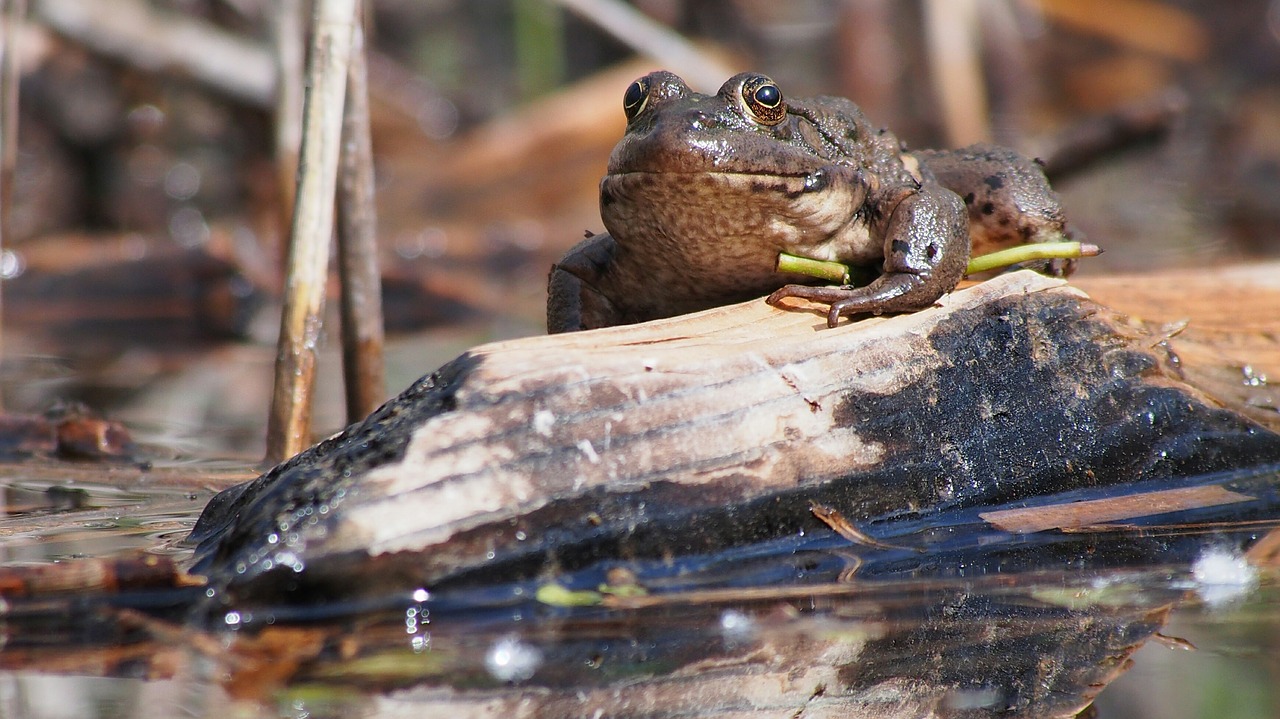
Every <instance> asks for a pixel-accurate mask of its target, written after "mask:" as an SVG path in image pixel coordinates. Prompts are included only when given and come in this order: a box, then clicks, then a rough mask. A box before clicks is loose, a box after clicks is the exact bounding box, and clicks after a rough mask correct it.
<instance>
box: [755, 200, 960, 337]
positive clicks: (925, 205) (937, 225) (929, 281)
mask: <svg viewBox="0 0 1280 719" xmlns="http://www.w3.org/2000/svg"><path fill="white" fill-rule="evenodd" d="M884 257H885V259H884V274H882V275H880V276H879V277H878V278H876V279H875V281H873V282H872V283H871V284H869V285H867V286H866V287H806V286H804V285H787V286H786V287H783V288H782V289H780V290H778V291H776V292H774V293H773V294H771V295H769V298H768V300H767V301H768V302H769V304H777V303H778V302H779V301H780V300H782V299H783V298H784V297H799V298H801V299H806V300H813V301H815V302H824V303H829V304H830V305H831V309H830V311H829V312H828V313H827V326H828V327H835V326H836V323H837V322H838V321H839V319H840V316H841V315H856V314H863V313H872V314H880V313H882V312H910V311H913V310H919V309H923V308H925V307H928V306H929V305H931V304H933V303H934V301H936V300H937V299H938V298H939V297H941V296H942V295H944V294H946V293H947V292H950V291H951V290H952V289H954V288H955V286H956V284H957V283H959V282H960V279H961V278H962V277H963V276H964V271H965V267H966V266H967V265H968V263H969V228H968V220H967V217H966V212H965V206H964V203H963V202H962V201H961V200H960V197H959V196H958V195H956V194H955V193H954V192H951V191H949V190H946V189H944V188H941V187H938V186H932V187H930V186H926V187H925V188H924V189H922V190H920V191H919V192H913V193H912V194H909V195H907V196H906V197H905V198H903V199H902V200H901V201H900V202H898V204H897V207H895V208H894V209H893V212H892V214H891V215H890V216H889V219H888V222H887V225H886V228H885V233H884Z"/></svg>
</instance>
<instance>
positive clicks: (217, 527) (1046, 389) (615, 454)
mask: <svg viewBox="0 0 1280 719" xmlns="http://www.w3.org/2000/svg"><path fill="white" fill-rule="evenodd" d="M791 310H792V311H780V310H778V309H775V308H771V307H769V306H767V305H765V304H764V303H762V302H748V303H744V304H740V305H734V306H730V307H724V308H719V309H714V310H709V311H706V312H702V313H698V314H694V315H689V316H686V317H681V318H675V319H671V320H663V321H658V322H652V323H648V324H644V325H637V326H632V327H622V328H611V329H606V330H599V331H594V332H585V333H577V334H570V335H558V336H552V337H533V338H527V339H521V340H515V341H509V342H501V343H496V344H491V345H485V346H482V347H478V348H476V349H474V350H472V351H470V352H468V353H466V354H464V355H462V356H461V357H459V358H458V359H456V360H454V361H453V362H451V363H449V364H447V365H446V366H444V367H443V368H441V369H440V370H439V371H437V372H436V373H434V374H432V375H430V376H428V377H425V378H423V379H422V380H420V381H418V382H417V383H415V384H414V385H413V386H411V387H410V388H409V389H407V390H406V391H405V392H404V393H403V394H401V395H400V396H399V397H397V398H395V399H393V400H392V401H390V402H389V403H387V404H386V405H384V406H383V407H382V408H380V409H379V410H377V411H376V412H374V413H373V414H372V415H371V416H370V417H368V418H367V419H366V420H364V421H363V422H361V423H358V424H355V425H352V426H351V427H349V428H348V429H346V430H345V431H343V432H342V433H340V434H338V435H335V436H334V437H332V438H330V439H328V440H326V441H324V442H322V443H320V444H318V445H316V446H315V447H312V448H311V449H309V450H307V451H305V452H303V453H302V454H300V455H298V456H296V457H294V458H293V459H291V460H289V461H287V462H285V463H284V464H281V465H280V466H278V467H276V468H275V469H273V470H271V471H269V472H268V473H266V474H265V475H263V476H262V477H260V478H258V479H257V480H255V481H253V482H251V483H247V484H245V485H242V486H240V487H237V488H234V489H232V490H228V491H227V492H224V493H223V494H221V495H219V496H218V497H217V498H215V499H214V500H213V501H212V502H211V503H210V505H209V507H208V508H207V509H206V511H205V513H204V516H203V517H202V518H201V520H200V522H199V524H198V525H197V527H196V529H195V530H194V532H193V534H192V539H193V540H194V541H197V542H199V546H198V549H197V555H196V562H195V565H194V568H193V571H196V572H200V573H203V574H206V575H207V576H209V578H210V580H211V583H212V586H213V587H215V588H216V591H215V592H214V593H215V594H216V595H217V596H218V597H219V598H220V599H221V600H223V601H225V602H230V603H236V602H245V601H253V600H259V599H263V600H270V601H273V602H280V601H284V602H308V601H320V600H329V599H332V598H334V597H355V596H371V595H377V594H385V593H388V592H393V593H394V592H409V591H412V590H413V588H418V587H427V588H430V589H431V590H432V591H433V592H434V591H435V590H436V589H438V588H448V587H451V586H455V587H456V586H461V587H465V586H472V585H475V584H478V583H483V582H492V581H513V580H517V579H521V578H533V577H538V576H544V577H545V576H546V575H547V574H549V573H554V572H567V571H572V570H575V569H578V568H582V567H587V566H590V565H593V564H594V563H599V562H607V561H610V560H637V561H640V560H653V561H657V562H662V561H670V560H671V559H672V558H678V557H685V556H691V555H695V554H700V553H708V552H716V551H720V550H724V549H726V548H730V547H739V546H742V545H747V544H751V543H758V542H767V541H772V540H777V539H779V538H785V537H789V536H798V535H804V534H806V533H808V534H810V535H812V534H814V533H823V532H826V533H832V534H833V533H834V531H835V530H834V529H833V527H835V524H833V523H831V522H830V521H825V522H824V521H823V519H821V518H819V517H818V516H816V514H821V513H822V512H818V513H815V511H814V510H815V508H819V507H820V508H822V509H823V510H824V512H826V511H827V510H833V511H834V512H835V515H834V516H836V517H842V518H843V519H845V520H847V521H848V522H849V523H851V524H852V525H853V526H855V527H857V528H859V531H863V532H865V533H867V534H868V535H870V536H871V537H873V538H874V540H877V541H879V542H881V543H882V545H881V546H884V545H890V546H892V545H899V546H901V545H911V546H907V547H906V548H898V549H884V550H876V551H889V552H899V553H901V554H904V555H907V556H917V555H915V554H914V551H915V550H925V549H928V544H927V543H928V542H929V541H931V540H929V539H928V537H926V536H908V535H907V534H906V533H909V532H911V531H914V530H913V527H914V528H916V529H918V528H919V520H920V519H921V518H927V517H930V516H933V515H936V514H938V513H941V512H948V511H957V510H972V511H975V512H976V511H978V510H980V509H982V508H989V507H999V506H1006V507H1007V506H1010V505H1011V504H1013V503H1018V502H1026V501H1028V500H1032V499H1034V498H1037V497H1048V496H1051V495H1055V494H1060V493H1069V492H1074V491H1086V490H1092V489H1096V488H1099V487H1108V486H1134V485H1140V486H1153V487H1156V488H1164V487H1166V486H1174V485H1176V484H1178V483H1181V484H1183V485H1185V484H1186V483H1187V478H1193V477H1199V476H1212V475H1213V473H1221V472H1228V471H1231V470H1237V469H1240V468H1245V467H1257V466H1263V465H1273V464H1277V463H1280V435H1277V434H1276V433H1275V429H1276V426H1275V424H1272V425H1271V426H1270V427H1268V426H1264V424H1262V423H1260V421H1259V420H1260V418H1261V419H1262V420H1265V419H1266V418H1267V417H1273V416H1275V414H1276V413H1275V411H1274V409H1270V410H1267V409H1266V408H1265V407H1261V405H1259V406H1255V407H1254V409H1256V410H1258V412H1256V413H1255V416H1253V417H1248V416H1245V415H1244V414H1242V413H1241V412H1238V411H1234V410H1233V409H1232V408H1230V407H1228V406H1226V405H1228V404H1237V403H1235V402H1223V401H1219V400H1218V399H1215V397H1214V395H1215V393H1218V394H1219V395H1222V393H1221V392H1218V390H1219V389H1221V388H1222V387H1226V386H1227V385H1233V386H1234V385H1235V384H1239V382H1238V378H1239V375H1238V372H1239V369H1238V368H1237V369H1236V370H1235V371H1236V372H1237V377H1236V380H1237V381H1234V382H1227V383H1225V384H1222V385H1221V386H1219V385H1218V384H1214V383H1213V382H1209V383H1208V386H1206V385H1205V384H1203V383H1202V384H1200V385H1196V384H1193V383H1191V382H1188V378H1189V377H1194V378H1210V377H1212V373H1211V372H1210V373H1205V372H1201V369H1203V368H1202V367H1201V366H1200V364H1201V360H1203V359H1204V358H1205V357H1208V356H1209V355H1208V354H1206V353H1205V352H1203V351H1202V350H1203V347H1200V346H1199V345H1195V343H1194V342H1193V343H1191V345H1188V347H1189V349H1191V350H1193V351H1191V352H1189V353H1188V354H1187V356H1185V357H1184V356H1182V355H1180V352H1181V351H1182V348H1183V346H1184V345H1183V344H1180V342H1181V340H1180V338H1179V336H1176V335H1177V330H1178V328H1172V329H1171V328H1170V326H1168V325H1162V324H1159V323H1155V324H1151V323H1144V322H1141V321H1138V320H1135V319H1133V318H1130V317H1127V316H1125V315H1122V314H1119V313H1117V312H1115V311H1113V310H1110V309H1108V308H1106V307H1104V306H1102V305H1099V304H1097V303H1096V302H1094V301H1092V300H1090V299H1089V298H1088V297H1087V296H1086V295H1085V294H1084V293H1082V292H1081V291H1079V290H1078V289H1076V288H1074V287H1072V286H1070V285H1068V284H1066V283H1064V282H1063V281H1060V280H1053V279H1048V278H1043V277H1040V276H1038V275H1034V274H1031V273H1028V272H1019V273H1012V274H1008V275H1004V276H1000V277H997V278H995V279H992V280H989V281H987V282H985V283H982V284H979V285H976V286H972V287H969V288H967V289H963V290H960V291H957V292H955V293H952V294H951V295H948V296H947V297H945V298H943V300H941V301H940V303H939V305H938V306H936V307H933V308H931V309H928V310H925V311H922V312H917V313H913V314H907V315H898V316H893V317H883V318H870V319H864V320H860V321H858V322H854V323H850V324H845V325H842V326H840V327H839V328H836V329H834V330H829V329H827V328H826V327H825V323H824V321H823V314H822V312H823V311H822V308H806V307H804V306H803V305H795V306H793V307H792V308H791ZM1192 345H1194V346H1192ZM1188 358H1195V360H1196V361H1195V362H1189V361H1188ZM1206 361H1207V362H1208V363H1209V364H1214V362H1216V360H1213V361H1209V360H1206ZM1193 365H1194V366H1193ZM1254 389H1255V390H1257V391H1263V390H1266V389H1267V388H1265V387H1255V388H1254ZM1224 391H1225V390H1224ZM1262 404H1265V402H1263V403H1262ZM1237 409H1238V407H1237ZM1268 412H1269V413H1270V414H1267V413H1268ZM1225 488H1226V489H1227V490H1228V491H1229V492H1233V493H1235V494H1241V493H1243V494H1242V496H1243V499H1240V500H1237V499H1233V502H1236V503H1237V504H1236V505H1234V506H1243V507H1244V509H1242V510H1241V509H1238V510H1235V511H1238V512H1239V511H1244V512H1245V513H1246V514H1247V508H1248V506H1250V502H1249V500H1250V498H1251V497H1254V496H1255V494H1251V493H1250V491H1245V490H1241V488H1240V487H1233V486H1230V485H1226V486H1225ZM1268 501H1270V500H1268ZM1239 502H1243V505H1240V504H1239ZM1255 504H1256V503H1255ZM1266 506H1268V507H1269V506H1271V505H1269V504H1268V505H1266ZM827 518H828V520H829V519H830V515H828V517H827ZM1108 519H1114V517H1110V516H1108ZM841 534H844V533H843V532H842V533H841ZM833 536H834V534H833ZM921 543H924V544H921Z"/></svg>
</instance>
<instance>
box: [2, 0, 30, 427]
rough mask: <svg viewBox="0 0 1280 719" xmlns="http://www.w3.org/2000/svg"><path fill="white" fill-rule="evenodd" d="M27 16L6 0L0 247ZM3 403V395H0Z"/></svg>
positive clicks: (13, 167) (9, 194)
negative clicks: (21, 42)
mask: <svg viewBox="0 0 1280 719" xmlns="http://www.w3.org/2000/svg"><path fill="white" fill-rule="evenodd" d="M26 17H27V0H8V2H7V3H6V4H5V7H4V49H3V51H0V250H3V248H4V247H5V246H7V245H10V244H12V243H13V183H14V176H15V174H16V173H17V170H18V86H19V85H20V84H21V80H22V68H21V67H20V65H19V61H18V31H19V29H20V28H21V26H22V23H23V22H24V21H25V20H26ZM2 306H3V304H2V303H0V307H2ZM0 327H2V324H0ZM3 356H4V341H3V333H0V358H2V357H3ZM2 406H3V397H0V407H2Z"/></svg>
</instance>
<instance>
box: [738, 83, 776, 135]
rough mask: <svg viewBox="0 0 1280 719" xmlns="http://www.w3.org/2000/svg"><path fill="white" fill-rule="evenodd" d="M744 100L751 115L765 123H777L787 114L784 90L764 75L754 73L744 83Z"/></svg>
mask: <svg viewBox="0 0 1280 719" xmlns="http://www.w3.org/2000/svg"><path fill="white" fill-rule="evenodd" d="M742 102H743V104H745V105H746V107H747V111H748V112H750V113H751V116H752V117H754V118H755V119H756V120H757V121H758V122H760V123H761V124H764V125H777V124H778V123H780V122H782V120H783V118H785V117H786V116H787V103H785V102H783V100H782V90H780V89H778V85H777V84H776V83H775V82H774V81H773V80H770V79H769V78H767V77H765V76H764V75H754V76H752V77H749V78H747V79H746V81H745V82H743V83H742Z"/></svg>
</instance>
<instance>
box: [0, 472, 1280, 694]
mask: <svg viewBox="0 0 1280 719" xmlns="http://www.w3.org/2000/svg"><path fill="white" fill-rule="evenodd" d="M222 471H224V470H223V468H216V469H214V468H208V467H204V466H201V465H193V466H189V467H184V468H182V469H181V470H180V471H177V472H174V471H172V468H170V470H166V471H163V472H159V473H158V474H159V475H161V478H160V479H157V478H156V477H154V476H153V477H151V478H150V480H149V482H150V484H151V485H152V486H145V485H146V484H147V481H141V480H140V481H139V482H137V484H138V485H140V486H135V487H130V488H127V489H121V488H120V487H121V486H122V485H121V484H119V483H118V482H113V483H112V484H110V485H108V484H103V483H94V482H90V481H86V480H85V479H84V477H83V475H84V474H86V473H85V472H84V471H83V468H80V469H78V470H77V471H76V472H75V475H76V476H75V477H74V478H73V479H71V480H67V479H63V480H58V479H56V477H55V476H54V475H52V474H51V471H50V470H49V469H48V468H45V469H42V470H40V471H33V472H30V473H28V475H27V476H23V473H22V471H21V470H20V469H14V470H11V471H10V472H9V473H8V477H9V478H7V479H6V480H4V481H3V483H2V486H3V488H4V492H5V497H6V500H7V505H8V507H9V508H10V513H9V514H8V516H6V517H5V518H4V519H3V520H0V536H2V537H3V541H2V543H0V549H3V552H4V560H5V564H6V565H7V566H14V565H17V564H22V563H50V562H62V561H67V560H71V559H76V558H86V557H112V556H125V555H128V554H130V553H133V552H137V551H139V550H140V551H143V552H147V553H155V554H161V555H168V556H173V557H176V558H179V559H181V558H183V557H184V556H185V555H184V553H186V552H188V551H189V548H187V547H185V546H184V545H182V543H181V541H180V540H181V538H182V537H183V536H184V535H185V533H186V531H187V530H188V529H189V528H190V526H191V525H192V524H193V523H194V521H195V518H196V515H197V513H198V511H199V509H200V508H201V506H202V505H203V503H204V501H206V500H207V497H208V491H207V490H206V489H202V488H200V482H199V479H198V477H199V476H200V474H201V473H204V474H206V475H207V476H209V477H212V478H216V479H217V480H218V481H225V477H224V476H223V475H220V474H219V472H222ZM89 474H91V473H89ZM137 477H139V478H146V477H147V473H141V474H138V475H137ZM175 477H181V478H182V481H181V482H179V481H176V480H175V479H174V478H175ZM1277 479H1280V478H1277V477H1276V476H1275V475H1274V474H1262V475H1258V476H1255V477H1252V478H1248V479H1240V478H1238V477H1237V478H1236V485H1235V486H1242V484H1243V485H1248V484H1250V483H1253V484H1254V485H1256V486H1258V487H1269V486H1275V482H1276V480H1277ZM179 484H181V485H183V486H176V485H179ZM157 485H163V486H157ZM971 519H972V518H969V517H966V516H961V515H956V516H951V517H946V516H944V517H939V518H937V519H936V520H934V521H932V522H931V523H930V525H928V526H919V527H914V528H910V530H911V531H910V532H908V533H907V534H906V535H904V536H901V537H897V538H895V541H898V542H901V543H903V544H904V545H906V546H905V547H904V548H901V549H885V550H875V551H870V550H866V549H865V548H859V547H851V546H849V545H848V544H847V543H845V542H843V540H839V539H838V538H836V539H833V538H832V537H830V536H823V537H820V538H819V537H804V536H797V537H792V538H788V539H787V540H785V541H782V542H774V543H771V544H770V545H767V546H755V547H750V548H743V549H738V550H734V551H733V552H728V553H721V554H718V555H715V556H707V557H693V558H688V559H681V560H680V561H679V562H677V563H674V564H673V563H671V562H650V563H648V564H645V563H629V564H626V565H623V564H614V565H606V566H598V567H593V568H590V569H588V570H584V571H581V572H577V573H573V574H569V575H563V576H559V577H556V578H555V581H554V582H551V581H544V582H527V583H521V584H509V585H501V584H498V585H486V586H483V587H474V588H459V589H454V590H451V591H445V592H442V593H438V594H433V593H431V592H428V591H425V590H423V591H420V592H418V593H416V594H414V595H410V596H403V597H385V598H382V599H381V600H379V601H378V602H376V603H372V604H369V605H366V606H363V607H350V606H340V607H332V606H329V607H324V606H322V607H319V608H315V607H313V608H310V609H307V610H305V611H298V610H295V609H289V608H285V607H278V608H272V607H260V608H256V609H254V610H253V611H226V612H220V613H216V614H213V615H212V616H210V615H202V616H195V615H193V614H191V613H190V612H188V611H186V610H185V609H184V608H183V606H184V605H189V604H192V603H196V602H197V601H198V600H199V593H200V592H202V591H203V590H202V589H200V588H193V589H186V590H180V591H177V592H176V593H175V590H170V591H169V594H168V599H164V598H160V599H157V598H156V596H158V595H153V596H150V597H148V595H146V593H143V594H134V595H129V596H125V597H123V598H121V597H115V598H109V597H108V598H104V596H97V595H91V594H75V593H73V594H71V595H69V596H68V595H58V596H51V597H49V598H42V599H38V600H27V601H25V602H22V601H15V602H13V603H12V604H10V605H7V606H6V607H5V619H4V625H3V628H4V632H5V644H4V646H3V647H2V648H0V666H2V667H3V670H2V671H0V716H3V717H64V716H75V717H168V716H196V717H201V716H219V717H222V716H236V717H328V716H333V717H352V716H370V717H384V716H385V717H399V716H455V717H491V716H503V715H508V714H509V715H513V716H547V717H555V716H566V717H571V716H586V717H590V716H602V717H603V716H636V717H650V716H704V717H730V716H732V717H739V716H742V717H757V716H759V717H766V716H768V717H772V716H778V717H791V716H859V715H869V716H928V715H937V716H964V717H970V716H972V717H979V716H1058V715H1065V716H1070V715H1073V714H1074V713H1075V711H1076V710H1077V709H1079V708H1080V707H1081V706H1083V705H1084V704H1085V703H1086V702H1087V701H1088V698H1089V697H1091V696H1092V695H1093V694H1095V693H1097V692H1099V691H1101V695H1100V698H1099V699H1098V702H1097V706H1098V708H1099V709H1100V712H1101V713H1100V716H1103V717H1114V716H1120V717H1148V716H1149V717H1203V716H1222V717H1271V716H1276V715H1277V714H1280V691H1277V689H1276V688H1275V687H1276V686H1278V684H1277V681H1276V679H1277V669H1278V668H1280V667H1278V666H1277V664H1278V661H1277V659H1276V657H1277V656H1280V654H1278V653H1277V652H1276V648H1277V641H1278V640H1280V589H1278V587H1277V582H1276V579H1277V574H1276V572H1275V570H1274V563H1273V560H1272V559H1270V558H1269V557H1268V556H1266V555H1267V554H1268V553H1267V552H1266V551H1262V550H1265V546H1263V547H1261V548H1260V547H1259V545H1257V544H1256V540H1257V539H1258V538H1260V537H1262V536H1264V535H1265V534H1266V533H1267V531H1269V530H1270V529H1271V528H1272V526H1273V525H1274V524H1275V523H1274V522H1267V521H1258V520H1255V519H1247V520H1233V519H1232V518H1230V517H1225V516H1221V515H1217V516H1214V517H1211V518H1209V519H1206V518H1205V517H1203V516H1195V515H1194V514H1189V515H1186V516H1184V517H1181V518H1180V519H1179V522H1177V523H1176V524H1168V523H1161V522H1156V521H1151V522H1148V523H1147V525H1146V526H1143V527H1127V528H1121V529H1110V530H1106V531H1098V532H1094V533H1088V534H1085V535H1075V536H1072V535H1065V534H1060V533H1056V532H1047V533H1038V534H1034V535H1026V536H1025V537H1023V538H1014V539H1011V538H1010V537H1009V536H1008V535H1003V536H1001V535H999V533H996V532H993V531H990V530H988V531H986V533H983V532H979V531H974V528H973V525H972V523H971ZM925 541H927V543H928V546H929V552H927V553H921V552H917V551H914V550H912V549H911V548H910V546H912V545H913V543H917V542H925ZM1249 546H1253V547H1254V549H1253V562H1252V563H1250V562H1249V561H1246V555H1245V554H1244V552H1245V551H1246V547H1249ZM1028 557H1037V558H1038V559H1037V560H1036V561H1030V560H1029V559H1028ZM938 565H945V566H946V567H947V568H948V569H947V571H942V572H940V571H937V569H936V567H937V566H938ZM553 585H554V586H553ZM549 587H550V588H549ZM184 592H185V593H184ZM161 594H163V593H161ZM1166 620H1167V621H1166ZM1192 647H1194V648H1192ZM1135 649H1136V653H1134V654H1133V655H1132V659H1131V661H1132V668H1131V669H1129V671H1128V672H1127V673H1124V674H1122V675H1121V676H1120V678H1119V679H1115V680H1114V684H1111V686H1109V687H1108V686H1107V685H1108V684H1110V683H1111V682H1112V681H1113V679H1114V677H1115V675H1116V674H1117V673H1119V672H1121V670H1122V669H1123V668H1124V667H1125V665H1126V664H1127V662H1128V661H1130V660H1129V659H1128V657H1129V654H1130V652H1131V651H1134V650H1135Z"/></svg>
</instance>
